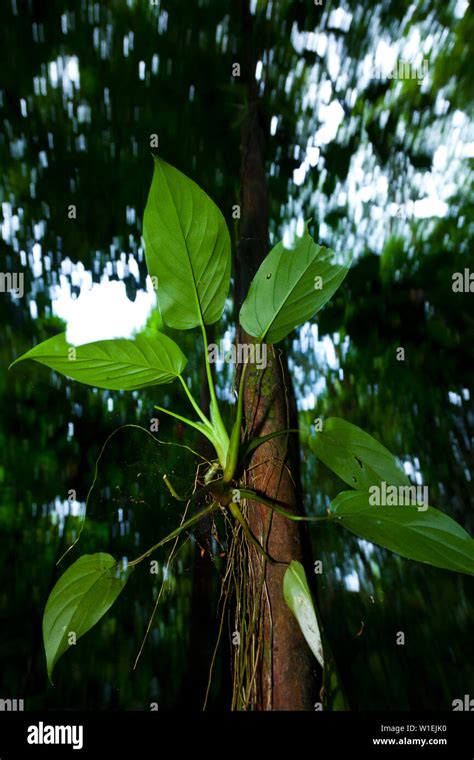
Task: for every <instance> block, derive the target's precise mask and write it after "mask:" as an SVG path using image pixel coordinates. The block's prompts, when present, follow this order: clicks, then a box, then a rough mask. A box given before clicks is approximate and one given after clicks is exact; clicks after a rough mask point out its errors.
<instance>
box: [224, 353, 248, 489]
mask: <svg viewBox="0 0 474 760" xmlns="http://www.w3.org/2000/svg"><path fill="white" fill-rule="evenodd" d="M246 371H247V363H245V364H244V366H243V368H242V372H241V374H240V382H239V395H238V397H237V412H236V416H235V422H234V426H233V428H232V433H231V435H230V443H229V449H228V452H227V460H226V463H225V470H224V478H223V479H224V483H229V482H230V481H231V480H232V478H233V477H234V473H235V470H236V468H237V464H238V461H239V449H240V429H241V427H242V414H243V408H244V382H245V373H246Z"/></svg>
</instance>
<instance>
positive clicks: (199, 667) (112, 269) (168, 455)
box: [0, 0, 474, 710]
mask: <svg viewBox="0 0 474 760" xmlns="http://www.w3.org/2000/svg"><path fill="white" fill-rule="evenodd" d="M250 8H251V12H252V15H253V23H254V36H253V40H252V44H253V45H254V46H255V50H256V52H257V58H258V60H259V63H258V65H257V68H256V71H255V76H256V78H257V80H258V82H259V88H260V94H261V97H262V105H263V113H264V119H265V130H266V133H267V135H268V140H267V145H266V160H267V167H268V172H267V173H268V180H269V193H270V217H271V230H270V237H271V241H272V243H274V242H276V241H277V240H278V239H280V238H281V237H282V236H283V235H285V234H289V233H290V232H291V231H292V230H294V229H301V226H302V224H303V223H304V220H306V219H309V218H311V219H312V222H311V230H312V232H313V234H314V235H315V237H316V239H317V240H318V241H319V242H320V243H324V244H327V245H330V246H331V247H333V248H334V249H335V250H350V251H352V252H353V254H354V257H355V261H354V264H353V268H352V270H351V272H350V274H349V276H348V278H347V280H346V282H345V283H344V285H343V287H342V288H341V290H340V291H339V293H338V294H337V295H336V297H335V298H334V299H333V301H332V302H331V303H330V304H329V305H328V306H327V307H326V308H325V309H324V311H323V312H322V314H320V315H319V316H318V319H317V322H316V321H315V322H313V323H311V324H307V325H305V326H304V327H303V328H302V329H301V330H299V331H298V332H297V333H295V334H294V335H293V336H292V339H291V340H288V342H287V348H288V350H289V352H290V356H291V362H290V366H291V370H292V375H293V382H294V388H295V393H296V397H297V402H298V407H299V410H300V415H301V426H302V430H308V429H309V427H310V425H311V424H312V422H313V420H314V418H315V417H319V416H324V415H335V416H342V417H345V418H346V419H347V420H349V421H351V422H353V423H355V424H357V425H360V426H361V427H363V428H364V429H365V430H367V431H368V432H370V433H371V434H373V435H375V436H376V437H377V438H378V439H379V440H381V441H382V442H383V443H384V444H385V445H386V446H387V447H388V448H389V449H391V450H392V451H393V452H394V453H396V455H397V456H398V457H399V458H400V461H401V462H402V463H403V465H404V467H405V469H406V471H407V473H408V474H409V475H410V477H411V478H412V479H413V482H415V483H425V484H427V485H428V487H429V493H430V503H431V504H432V505H433V506H436V507H438V508H440V509H441V510H443V511H446V512H447V513H449V514H450V515H452V516H453V517H454V518H455V519H456V520H458V521H459V522H460V523H461V524H462V525H463V526H464V527H465V528H466V529H467V530H469V531H470V532H471V533H472V532H473V530H474V525H473V522H474V521H473V517H472V492H473V488H472V474H471V473H472V469H473V468H472V464H473V451H472V440H473V427H474V414H473V404H472V389H473V382H472V380H473V368H474V361H473V356H472V354H473V346H474V323H473V316H472V308H470V307H471V304H472V298H473V296H472V294H470V293H454V292H453V290H452V275H453V273H454V272H463V271H464V269H465V268H467V267H469V264H470V262H471V261H472V259H471V258H470V256H469V254H470V252H471V251H472V243H473V236H474V221H473V212H472V205H471V204H470V200H471V198H472V192H471V191H472V157H473V155H474V131H473V126H472V121H470V119H469V115H470V114H472V82H473V81H474V71H473V67H474V64H473V60H474V58H473V55H472V40H473V39H474V22H473V16H472V11H471V9H470V8H469V6H468V3H467V2H462V1H461V0H459V1H458V2H444V1H441V0H437V1H435V0H424V1H423V2H410V0H396V2H387V1H385V0H383V1H382V2H379V3H377V4H373V3H371V2H367V1H366V0H361V1H360V2H353V1H351V2H347V1H346V2H342V3H340V4H336V3H333V2H330V1H329V0H324V2H323V4H322V5H321V6H316V5H314V4H313V3H312V2H311V0H279V1H274V2H272V1H271V0H268V2H262V0H250ZM1 18H2V24H1V26H0V47H1V49H2V51H3V55H4V64H3V65H2V67H1V71H0V118H1V124H2V129H1V134H0V158H1V165H2V182H1V188H0V196H1V203H2V236H1V239H0V271H1V272H3V273H8V272H10V273H18V274H22V275H24V282H25V292H24V295H23V297H15V296H14V295H12V294H9V293H0V360H1V368H2V371H1V373H0V420H1V425H0V447H1V463H0V571H1V579H2V583H1V588H0V631H1V634H0V663H1V666H0V698H14V697H17V698H24V699H25V702H26V707H27V709H33V708H42V707H48V708H59V707H60V708H68V709H74V708H82V709H84V708H88V709H149V705H150V703H152V702H157V703H158V704H159V706H160V709H178V708H179V709H200V708H201V706H202V703H203V699H204V692H205V690H206V685H207V678H208V669H209V665H210V661H211V656H212V650H213V646H214V643H215V640H216V636H217V629H218V621H219V618H218V612H217V604H218V594H219V578H220V574H221V573H222V559H221V558H220V556H219V555H220V554H221V553H222V552H221V547H220V546H219V543H218V542H217V541H215V540H214V541H213V542H212V545H211V546H207V545H206V539H205V537H203V538H202V539H201V537H200V536H199V534H195V535H193V536H189V537H188V539H187V541H186V542H185V544H184V545H183V546H182V547H181V548H180V550H179V552H178V553H177V555H176V557H175V559H174V561H173V563H172V564H171V566H170V567H169V568H166V561H167V556H168V553H169V550H168V551H167V552H165V551H163V552H162V553H161V554H159V555H157V559H158V560H159V563H160V564H159V573H158V574H157V575H152V574H150V573H149V572H148V568H147V567H146V566H141V567H140V568H139V569H138V570H137V571H136V572H135V573H134V574H133V577H132V580H131V582H130V583H129V585H128V587H127V589H126V591H125V592H124V593H123V594H122V596H121V597H120V598H119V600H118V602H117V603H116V605H115V606H114V607H113V609H112V610H111V612H110V613H109V614H108V615H107V616H106V618H105V619H104V620H103V621H101V623H100V624H99V625H98V626H96V628H95V629H94V630H93V631H91V632H90V633H89V634H87V636H86V637H85V638H84V639H83V640H81V641H79V643H78V645H77V647H76V648H73V649H72V651H70V652H68V654H67V655H66V656H65V657H64V658H63V659H62V660H61V661H60V663H59V664H58V667H57V671H56V674H55V684H54V686H51V685H50V684H49V683H48V681H47V677H46V668H45V662H44V654H43V648H42V639H41V617H42V611H43V608H44V604H45V602H46V599H47V596H48V593H49V591H50V589H51V587H52V584H53V583H54V581H55V579H56V578H57V576H58V574H59V572H60V569H59V568H58V567H56V565H55V563H56V561H57V560H58V558H59V557H60V555H61V554H62V552H63V551H64V550H65V548H67V546H69V545H70V544H71V543H72V541H73V540H74V539H75V537H77V533H78V530H79V527H80V523H81V514H82V513H83V511H84V505H85V501H86V497H87V493H88V491H89V488H90V486H91V484H92V481H93V478H94V470H95V464H96V461H97V458H98V456H99V454H100V451H101V448H102V445H103V443H104V441H105V440H106V438H107V436H109V435H110V433H112V432H113V430H115V429H116V428H118V427H119V426H120V425H124V424H136V425H141V426H143V427H144V428H146V429H147V430H148V429H149V428H150V420H151V419H152V418H153V417H155V416H156V413H154V411H153V404H154V403H159V404H160V405H161V406H167V405H170V406H171V405H173V406H174V408H176V409H178V410H181V411H182V412H184V411H185V410H186V412H187V405H186V400H185V399H184V400H183V398H182V394H181V393H180V392H179V389H178V388H174V387H173V386H168V387H166V388H164V389H163V388H162V389H158V390H157V391H156V392H153V391H151V390H149V389H147V390H145V391H144V392H143V393H140V394H138V393H132V394H121V393H112V392H110V393H109V392H105V391H98V390H96V389H90V388H87V387H85V386H80V385H75V384H73V383H70V382H69V381H68V380H67V379H65V378H63V377H60V376H58V375H55V374H54V373H52V372H49V371H48V370H46V369H45V368H42V367H40V366H39V365H35V364H33V363H25V364H24V365H20V366H19V367H17V368H15V370H14V371H12V372H10V373H9V372H8V371H7V368H8V365H9V364H10V362H11V361H12V360H13V359H14V358H15V357H16V356H17V355H19V354H20V353H22V352H23V351H25V350H27V349H28V348H29V347H30V346H31V345H33V344H35V343H37V342H39V341H40V340H43V339H45V338H46V337H48V336H50V335H53V334H55V333H56V332H58V331H59V330H61V329H64V328H65V326H67V328H68V334H69V335H70V336H71V338H75V339H83V340H92V339H94V338H96V339H98V338H105V337H112V336H113V335H129V334H131V333H132V332H133V330H136V329H140V328H142V327H144V326H145V324H147V325H148V326H153V325H154V326H157V325H158V326H159V321H158V317H157V316H156V312H155V314H154V315H153V314H152V306H153V303H154V293H153V289H152V287H151V285H150V282H147V280H146V274H147V273H146V268H145V263H144V255H143V247H142V242H141V218H142V213H143V208H144V205H145V201H146V195H147V191H148V187H149V183H150V180H151V174H152V161H151V156H150V154H151V152H152V148H151V145H156V139H155V138H153V137H152V136H153V135H155V136H156V137H157V139H158V149H157V150H158V152H159V153H160V154H161V155H162V156H163V157H164V158H165V159H166V160H167V161H169V162H170V163H172V164H174V165H176V166H177V167H178V168H180V169H181V170H182V171H183V172H184V173H186V174H187V175H189V176H191V177H193V178H194V179H195V180H196V181H197V182H198V183H199V184H200V185H201V186H202V187H204V188H205V189H206V191H207V192H208V193H209V194H210V195H211V196H212V197H213V198H214V200H215V201H216V202H217V203H218V205H219V206H220V208H221V209H222V210H223V212H224V214H225V215H226V218H227V220H228V223H229V227H230V229H231V231H234V227H235V220H234V219H233V218H232V207H233V206H234V205H235V204H237V203H238V202H239V192H240V187H239V165H240V152H239V140H240V134H239V130H240V125H241V123H242V118H243V115H244V114H245V108H246V101H245V92H244V89H243V87H242V85H241V84H240V82H239V76H233V73H232V72H233V65H234V64H235V63H239V62H243V60H244V54H243V46H244V44H245V43H246V40H245V39H244V37H243V32H242V23H241V3H240V2H239V3H235V2H233V3H231V2H230V0H197V1H196V2H195V3H190V2H189V1H188V2H184V0H172V1H171V0H157V2H149V1H148V0H111V2H108V3H99V2H92V1H91V0H49V2H48V3H44V2H42V1H41V0H2V2H1ZM398 60H403V61H406V62H410V64H411V65H412V67H413V71H414V72H415V73H416V72H418V73H420V72H424V74H423V76H422V75H421V74H420V76H416V75H415V76H412V77H410V78H405V79H396V78H391V77H390V76H388V73H387V72H389V71H390V66H391V65H394V64H395V62H396V61H398ZM242 65H243V63H242ZM384 67H385V69H384ZM374 69H375V70H377V71H380V72H381V73H380V75H378V76H373V75H372V74H373V70H374ZM234 72H235V68H234ZM371 72H372V74H371ZM153 140H155V142H153ZM153 150H156V148H153ZM71 206H74V207H75V212H74V211H73V212H71ZM74 217H75V218H74ZM223 332H225V337H226V341H227V343H228V344H229V343H230V341H231V340H232V338H233V337H234V335H235V331H234V322H233V305H232V303H231V302H229V304H228V308H227V309H226V317H225V324H224V329H223ZM179 342H180V344H181V346H182V348H183V350H184V352H185V353H186V354H187V355H188V356H189V365H188V370H189V376H190V380H191V383H192V386H193V388H194V390H195V392H196V395H199V393H200V388H201V386H202V376H201V372H200V369H199V367H200V358H201V354H200V353H199V348H198V347H197V346H196V336H195V334H194V333H188V334H181V335H179ZM400 347H402V348H404V351H405V359H404V360H403V361H399V360H397V349H398V348H400ZM231 370H232V368H231V367H229V366H228V365H223V364H222V365H219V364H218V365H217V381H218V384H219V395H220V396H221V398H222V399H223V402H224V404H225V403H227V402H229V404H230V403H232V400H233V396H232V388H231V382H232V381H231ZM158 437H159V438H160V440H163V441H174V442H176V443H180V444H182V443H184V442H185V441H184V431H183V429H182V426H180V425H179V424H178V425H176V424H174V423H173V422H172V421H170V420H168V419H164V418H163V417H161V418H160V427H159V435H158ZM189 443H190V445H192V446H193V447H198V446H200V445H201V443H200V442H199V441H197V440H196V439H195V438H193V437H192V436H191V439H190V440H189ZM204 453H205V452H204ZM197 461H198V460H197V458H196V457H195V456H194V455H193V454H192V453H191V452H189V451H188V450H186V449H183V448H179V447H172V446H168V445H166V444H164V443H163V444H159V443H156V442H154V441H152V440H151V438H150V436H148V435H146V434H145V433H144V432H143V431H140V430H137V429H134V428H125V429H123V430H121V431H119V432H117V433H116V434H115V435H114V436H113V437H112V439H111V440H110V443H109V444H108V446H107V448H106V449H105V451H104V454H103V456H102V457H101V459H100V462H99V466H98V477H97V481H96V483H95V486H94V489H93V491H92V493H91V496H90V500H89V510H88V511H89V517H90V520H88V521H87V523H86V527H85V529H84V533H83V534H82V537H81V541H80V544H79V545H78V546H77V547H75V548H74V550H73V552H71V554H69V556H68V558H67V559H66V560H65V563H64V566H65V565H66V563H68V562H70V560H71V559H72V558H73V557H74V558H75V557H77V556H79V554H80V553H86V552H93V551H109V552H111V553H112V554H115V555H116V556H126V557H133V556H137V555H138V554H140V553H141V551H143V550H145V549H147V548H148V547H149V546H150V545H151V543H152V542H154V541H156V540H158V539H159V538H160V537H161V536H162V535H164V534H165V533H166V532H168V531H169V530H171V529H172V528H173V527H175V525H176V523H177V521H178V520H179V517H180V513H179V510H178V509H177V502H173V500H172V499H171V498H170V496H169V493H168V492H166V491H164V490H163V484H162V475H163V474H164V473H165V472H166V473H168V474H169V475H170V477H172V478H174V481H175V482H176V484H177V486H180V487H182V488H185V487H189V486H191V485H192V482H193V478H194V472H195V467H196V464H197ZM302 474H303V481H304V487H305V493H306V497H305V498H306V508H307V510H308V511H309V512H311V513H315V512H317V511H324V509H325V507H326V505H327V504H328V502H329V499H330V498H331V497H333V496H334V495H335V494H336V493H337V492H338V491H339V490H341V486H342V484H341V483H340V482H337V479H336V477H335V476H332V475H331V474H330V473H329V472H328V471H327V470H325V468H324V467H323V466H322V465H318V464H316V463H315V461H314V457H313V456H312V455H311V454H310V453H309V451H306V450H305V448H304V446H303V447H302ZM310 533H311V540H312V546H313V557H314V559H322V561H323V568H324V572H323V574H322V575H318V576H316V582H317V586H318V595H319V603H320V607H321V612H322V616H323V620H324V621H325V626H326V629H327V633H328V635H329V638H330V640H331V642H332V646H333V650H334V653H335V656H336V660H337V662H338V666H339V669H340V672H341V674H342V677H343V681H344V685H345V687H346V690H347V694H348V698H349V701H350V703H351V706H352V708H353V709H355V710H370V709H401V710H404V709H439V710H441V709H451V703H452V700H453V699H455V698H462V696H463V695H464V694H465V693H469V691H470V690H471V693H472V688H473V683H474V665H473V662H472V637H473V623H474V595H473V588H472V580H470V579H469V578H464V577H462V576H460V575H457V574H454V573H449V572H443V571H441V570H437V569H435V568H431V567H428V566H423V565H416V564H415V563H412V562H409V561H407V560H402V559H401V558H400V557H398V556H395V555H393V554H390V553H389V552H386V551H384V550H382V549H378V548H376V547H373V546H372V545H370V544H368V543H367V542H363V541H361V540H358V539H357V538H356V537H354V536H352V535H350V534H349V533H347V534H345V533H344V534H343V533H342V531H341V532H340V531H339V530H338V528H337V526H336V527H333V526H328V527H325V528H317V529H313V528H312V529H311V531H310ZM208 550H209V551H208ZM163 580H165V581H166V583H165V589H164V595H163V598H162V600H161V602H160V606H159V609H158V613H157V616H156V618H155V621H154V625H153V627H152V631H151V633H150V636H149V638H148V640H147V642H146V645H145V647H144V650H143V654H142V657H141V659H140V661H139V663H138V666H137V668H136V669H133V664H134V661H135V658H136V655H137V653H138V650H139V649H140V645H141V642H142V640H143V637H144V634H145V630H146V626H147V623H148V620H149V617H150V615H151V613H152V610H153V606H154V600H155V599H156V595H157V593H158V590H159V588H160V585H161V583H162V581H163ZM399 631H403V632H404V633H405V641H406V643H405V645H404V646H397V644H396V637H397V632H399ZM228 638H229V634H228V633H227V632H226V634H225V635H224V643H223V646H222V647H221V649H220V650H219V657H218V658H217V660H216V666H215V670H214V677H213V680H212V686H211V691H210V699H209V707H210V708H211V709H222V708H225V706H226V704H228V698H229V683H228V678H229V665H228V662H229V657H228V649H227V647H228V646H229V644H228V642H227V639H228ZM469 655H471V656H469Z"/></svg>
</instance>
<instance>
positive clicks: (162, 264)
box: [143, 158, 231, 330]
mask: <svg viewBox="0 0 474 760" xmlns="http://www.w3.org/2000/svg"><path fill="white" fill-rule="evenodd" d="M143 238H144V241H145V255H146V261H147V265H148V271H149V273H150V275H151V276H152V277H157V278H158V301H159V306H160V311H161V316H162V318H163V321H164V322H165V324H167V325H169V326H170V327H174V328H176V329H178V330H189V329H190V328H191V327H196V326H197V325H201V324H202V323H204V324H207V325H210V324H213V323H214V322H217V320H218V319H220V317H221V316H222V312H223V310H224V305H225V301H226V298H227V293H228V291H229V284H230V259H231V255H230V237H229V232H228V229H227V226H226V223H225V220H224V217H223V216H222V214H221V212H220V211H219V209H218V208H217V206H216V205H215V203H214V202H213V201H212V200H211V199H210V198H209V196H208V195H206V193H205V192H204V191H203V190H201V188H200V187H198V185H196V183H195V182H193V181H192V180H191V179H189V178H188V177H186V176H185V175H184V174H182V173H181V172H179V171H178V170H177V169H175V168H174V167H173V166H170V165H169V164H167V163H166V162H165V161H163V160H162V159H161V158H155V170H154V173H153V180H152V183H151V187H150V192H149V195H148V201H147V205H146V208H145V215H144V218H143Z"/></svg>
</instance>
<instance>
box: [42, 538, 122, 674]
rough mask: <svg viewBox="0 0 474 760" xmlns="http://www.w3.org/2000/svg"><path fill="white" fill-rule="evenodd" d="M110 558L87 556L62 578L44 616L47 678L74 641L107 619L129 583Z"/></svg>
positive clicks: (108, 555)
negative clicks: (105, 616)
mask: <svg viewBox="0 0 474 760" xmlns="http://www.w3.org/2000/svg"><path fill="white" fill-rule="evenodd" d="M129 572H130V571H128V572H127V573H125V572H124V571H120V570H119V569H118V567H117V561H116V560H115V559H114V558H113V557H111V556H110V554H104V553H98V554H85V555H84V556H83V557H80V558H79V559H78V560H77V561H76V562H74V564H73V565H71V567H69V568H68V569H67V570H66V572H65V573H64V574H63V575H62V576H61V577H60V579H59V580H58V582H57V583H56V585H55V586H54V588H53V590H52V591H51V593H50V595H49V598H48V601H47V603H46V608H45V611H44V615H43V639H44V648H45V652H46V664H47V668H48V677H49V679H50V680H51V676H52V673H53V669H54V666H55V665H56V663H57V661H58V660H59V658H60V657H61V655H62V654H64V652H65V651H66V650H67V649H69V646H70V645H71V643H72V642H73V641H74V639H75V640H76V641H77V640H78V639H79V638H80V637H81V636H83V635H84V634H85V633H87V631H90V629H91V628H92V627H93V626H94V625H95V624H96V623H97V622H98V621H99V620H100V618H101V617H102V616H103V615H105V613H106V612H107V610H108V609H110V607H111V606H112V604H113V603H114V602H115V600H116V599H117V597H118V595H119V594H120V592H121V591H122V589H123V588H124V586H125V583H126V582H127V578H128V574H129Z"/></svg>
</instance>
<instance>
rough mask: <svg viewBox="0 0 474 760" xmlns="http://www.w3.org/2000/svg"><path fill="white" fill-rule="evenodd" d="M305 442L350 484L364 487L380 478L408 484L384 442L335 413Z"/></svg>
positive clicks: (365, 489) (395, 483)
mask: <svg viewBox="0 0 474 760" xmlns="http://www.w3.org/2000/svg"><path fill="white" fill-rule="evenodd" d="M308 443H309V446H310V448H311V449H312V450H313V451H314V453H315V454H316V456H317V457H318V459H320V460H321V461H322V462H324V464H325V465H326V467H329V469H330V470H332V471H333V472H335V473H336V475H339V477H340V478H341V479H342V480H343V481H344V482H345V483H347V484H348V485H350V486H352V488H356V489H357V490H360V491H367V490H368V489H369V488H370V486H372V485H380V483H381V482H382V481H385V482H386V483H388V484H390V485H395V486H398V485H400V486H403V485H410V481H409V480H408V478H407V476H406V475H405V473H404V472H403V470H402V469H400V467H399V466H398V464H397V460H396V459H395V457H394V456H393V455H392V454H391V453H390V451H388V449H386V448H385V446H382V444H381V443H379V442H378V441H376V440H375V438H372V436H371V435H369V434H368V433H365V432H364V431H363V430H361V429H360V428H359V427H357V426H356V425H352V424H351V423H350V422H346V421H345V420H341V419H340V418H339V417H328V419H326V420H325V421H324V424H323V429H322V430H321V431H320V432H317V433H316V434H315V435H312V436H310V437H309V440H308Z"/></svg>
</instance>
